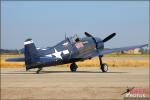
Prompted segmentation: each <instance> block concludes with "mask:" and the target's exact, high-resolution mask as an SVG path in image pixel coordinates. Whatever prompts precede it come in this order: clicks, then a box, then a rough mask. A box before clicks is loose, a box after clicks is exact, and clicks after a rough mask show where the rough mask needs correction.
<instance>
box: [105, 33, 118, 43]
mask: <svg viewBox="0 0 150 100" xmlns="http://www.w3.org/2000/svg"><path fill="white" fill-rule="evenodd" d="M115 35H116V33H112V34H110V35H109V36H107V37H106V38H105V39H104V40H103V42H107V41H108V40H110V39H111V38H113V37H114V36H115Z"/></svg>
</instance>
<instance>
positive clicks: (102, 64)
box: [99, 56, 108, 72]
mask: <svg viewBox="0 0 150 100" xmlns="http://www.w3.org/2000/svg"><path fill="white" fill-rule="evenodd" d="M99 61H100V67H101V70H102V72H107V71H108V65H107V64H105V63H103V62H102V56H99Z"/></svg>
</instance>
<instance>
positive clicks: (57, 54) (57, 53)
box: [52, 48, 62, 59]
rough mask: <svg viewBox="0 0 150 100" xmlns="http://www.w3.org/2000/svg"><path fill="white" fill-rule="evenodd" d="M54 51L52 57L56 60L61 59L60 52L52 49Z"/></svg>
mask: <svg viewBox="0 0 150 100" xmlns="http://www.w3.org/2000/svg"><path fill="white" fill-rule="evenodd" d="M54 50H55V53H53V54H52V55H54V56H55V57H56V58H60V59H62V57H61V51H60V52H58V51H57V50H56V49H55V48H54Z"/></svg>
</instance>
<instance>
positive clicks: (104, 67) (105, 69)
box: [101, 63, 108, 72]
mask: <svg viewBox="0 0 150 100" xmlns="http://www.w3.org/2000/svg"><path fill="white" fill-rule="evenodd" d="M101 70H102V72H107V71H108V65H107V64H105V63H104V64H102V66H101Z"/></svg>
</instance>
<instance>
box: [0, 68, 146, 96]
mask: <svg viewBox="0 0 150 100" xmlns="http://www.w3.org/2000/svg"><path fill="white" fill-rule="evenodd" d="M127 87H135V88H149V67H110V68H109V72H107V73H102V72H101V71H100V70H99V68H98V67H79V68H78V71H77V72H73V73H72V72H70V70H69V68H68V67H49V68H44V69H43V71H42V72H41V73H40V74H36V73H35V70H31V71H29V72H26V71H25V69H24V68H1V99H112V98H114V99H123V97H124V95H121V94H122V93H123V92H125V91H126V88H127Z"/></svg>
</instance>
